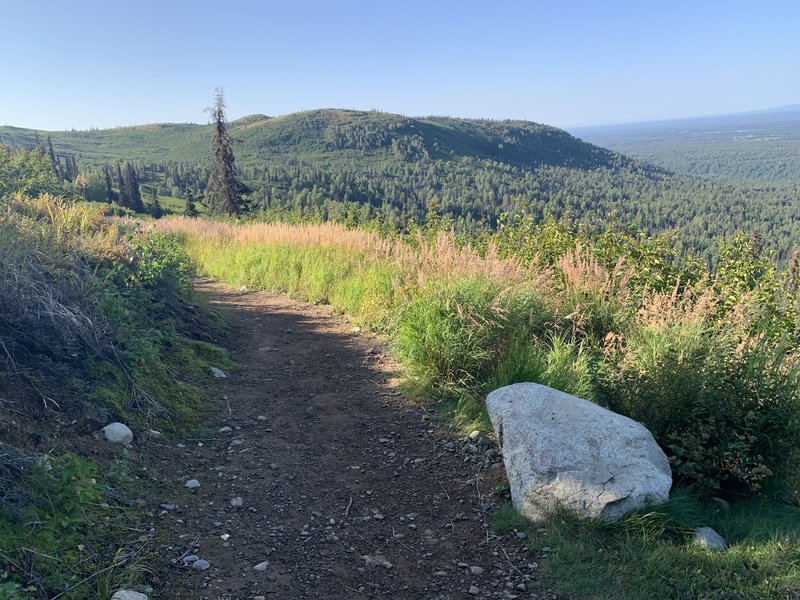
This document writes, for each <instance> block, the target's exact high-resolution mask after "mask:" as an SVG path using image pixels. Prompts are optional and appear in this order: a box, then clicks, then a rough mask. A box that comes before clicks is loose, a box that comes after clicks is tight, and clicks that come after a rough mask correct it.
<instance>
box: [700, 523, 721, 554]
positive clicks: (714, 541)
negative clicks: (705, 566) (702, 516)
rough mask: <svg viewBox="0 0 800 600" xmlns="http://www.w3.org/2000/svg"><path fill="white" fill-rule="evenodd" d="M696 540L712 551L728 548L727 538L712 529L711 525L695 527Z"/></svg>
mask: <svg viewBox="0 0 800 600" xmlns="http://www.w3.org/2000/svg"><path fill="white" fill-rule="evenodd" d="M694 541H695V543H696V544H700V545H701V546H703V547H704V548H706V549H708V550H711V551H712V552H717V551H720V550H726V549H727V548H728V544H727V543H726V542H725V538H724V537H722V536H721V535H720V534H718V533H717V532H716V531H714V530H713V529H711V527H698V528H697V529H695V530H694Z"/></svg>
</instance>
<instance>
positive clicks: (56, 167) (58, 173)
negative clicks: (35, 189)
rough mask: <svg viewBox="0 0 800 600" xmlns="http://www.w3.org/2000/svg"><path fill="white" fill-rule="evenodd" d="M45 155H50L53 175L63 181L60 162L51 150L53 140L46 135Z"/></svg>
mask: <svg viewBox="0 0 800 600" xmlns="http://www.w3.org/2000/svg"><path fill="white" fill-rule="evenodd" d="M47 156H49V157H50V167H51V168H52V169H53V175H55V176H56V179H58V180H59V181H64V174H63V173H62V171H61V163H60V162H59V160H58V159H57V158H56V153H55V152H54V151H53V140H52V139H50V136H49V135H48V136H47Z"/></svg>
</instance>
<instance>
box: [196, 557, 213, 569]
mask: <svg viewBox="0 0 800 600" xmlns="http://www.w3.org/2000/svg"><path fill="white" fill-rule="evenodd" d="M210 566H211V563H210V562H208V561H207V560H205V559H203V558H201V559H200V560H196V561H194V563H193V564H192V568H193V569H194V570H195V571H205V570H206V569H208V568H209V567H210Z"/></svg>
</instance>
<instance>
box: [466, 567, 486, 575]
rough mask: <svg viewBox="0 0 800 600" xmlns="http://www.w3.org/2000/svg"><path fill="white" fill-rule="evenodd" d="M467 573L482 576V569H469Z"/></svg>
mask: <svg viewBox="0 0 800 600" xmlns="http://www.w3.org/2000/svg"><path fill="white" fill-rule="evenodd" d="M469 572H470V573H472V574H473V575H483V567H470V568H469Z"/></svg>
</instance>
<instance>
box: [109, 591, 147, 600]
mask: <svg viewBox="0 0 800 600" xmlns="http://www.w3.org/2000/svg"><path fill="white" fill-rule="evenodd" d="M111 600H147V595H146V594H140V593H139V592H134V591H131V590H118V591H116V592H114V595H113V596H111Z"/></svg>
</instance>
